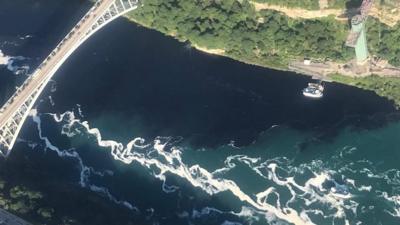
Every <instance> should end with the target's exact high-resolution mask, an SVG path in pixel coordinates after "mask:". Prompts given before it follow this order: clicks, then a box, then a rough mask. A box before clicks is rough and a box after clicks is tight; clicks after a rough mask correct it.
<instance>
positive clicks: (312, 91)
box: [303, 83, 324, 98]
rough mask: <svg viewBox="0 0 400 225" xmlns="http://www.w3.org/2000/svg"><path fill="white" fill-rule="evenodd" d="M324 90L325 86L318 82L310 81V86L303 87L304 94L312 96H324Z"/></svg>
mask: <svg viewBox="0 0 400 225" xmlns="http://www.w3.org/2000/svg"><path fill="white" fill-rule="evenodd" d="M323 92H324V86H322V85H321V84H318V83H308V87H306V88H304V89H303V95H304V96H306V97H310V98H322V97H323V96H324V93H323Z"/></svg>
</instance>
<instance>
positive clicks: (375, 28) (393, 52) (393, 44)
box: [367, 18, 400, 66]
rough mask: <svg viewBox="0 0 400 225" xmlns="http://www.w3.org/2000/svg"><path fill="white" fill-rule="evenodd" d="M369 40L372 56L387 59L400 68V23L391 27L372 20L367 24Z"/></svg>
mask: <svg viewBox="0 0 400 225" xmlns="http://www.w3.org/2000/svg"><path fill="white" fill-rule="evenodd" d="M367 38H368V44H369V46H368V47H369V50H370V52H371V53H372V54H374V55H376V56H379V57H381V58H384V59H387V60H388V61H389V63H391V64H392V65H395V66H400V45H399V43H400V23H398V24H397V25H396V26H395V27H389V26H387V25H384V24H382V23H380V22H379V21H378V20H376V19H373V18H370V19H369V20H368V23H367Z"/></svg>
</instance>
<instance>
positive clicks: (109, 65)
mask: <svg viewBox="0 0 400 225" xmlns="http://www.w3.org/2000/svg"><path fill="white" fill-rule="evenodd" d="M88 7H90V5H89V4H88V3H87V2H85V1H79V0H74V1H70V0H68V1H67V0H58V1H49V0H47V1H46V0H37V1H34V3H32V2H31V1H28V0H3V1H2V2H1V3H0V27H1V31H0V49H1V50H2V52H3V53H4V54H5V55H7V56H9V57H11V59H12V60H14V62H13V63H12V64H10V65H9V66H8V67H7V66H3V67H0V81H1V82H0V101H1V102H4V101H5V100H6V98H7V97H8V96H10V95H11V94H12V91H13V90H14V87H15V85H18V84H20V83H21V82H22V81H23V80H24V79H26V77H27V76H29V74H30V73H31V72H32V70H33V69H34V68H35V67H36V66H37V65H38V64H39V63H40V61H41V60H42V59H43V58H44V57H45V56H46V55H47V54H48V52H50V51H51V49H52V48H53V47H54V46H55V45H56V43H57V41H58V40H60V39H61V38H62V37H63V35H64V34H65V33H66V32H68V29H69V28H70V27H72V26H73V24H74V23H75V22H76V21H78V20H79V18H80V16H81V15H83V14H84V12H85V10H87V9H88ZM310 81H311V80H310V78H309V77H306V76H300V75H296V74H293V73H289V72H279V71H275V70H270V69H265V68H260V67H255V66H251V65H246V64H243V63H240V62H237V61H234V60H231V59H228V58H224V57H219V56H214V55H209V54H206V53H203V52H199V51H197V50H195V49H193V48H191V47H190V45H188V44H187V43H180V42H178V41H176V40H174V39H173V38H171V37H166V36H164V35H162V34H160V33H158V32H156V31H152V30H149V29H146V28H143V27H140V26H138V25H136V24H134V23H131V22H129V21H128V20H126V19H125V18H120V19H117V20H115V21H114V22H112V23H110V24H109V25H107V26H106V27H105V28H103V29H102V30H101V31H99V32H98V33H97V34H95V35H94V36H93V37H92V38H90V39H89V40H88V41H87V42H86V43H85V44H83V45H82V46H81V47H80V48H79V49H78V50H77V51H76V52H75V53H74V54H73V55H72V56H71V57H70V58H69V59H68V60H67V62H66V63H65V64H64V65H63V66H62V67H61V69H60V70H59V71H58V72H57V74H56V75H55V76H54V78H53V81H52V82H50V84H49V86H48V87H47V89H46V90H45V92H44V93H43V95H42V96H41V98H40V100H39V101H38V103H37V105H36V107H35V110H33V111H32V113H31V116H30V117H29V118H28V119H27V121H26V123H25V125H24V128H23V130H22V132H21V134H20V136H19V140H18V142H17V144H16V145H15V147H14V149H13V151H12V153H11V155H10V157H9V158H8V159H6V160H2V161H1V173H0V175H1V176H2V177H4V178H5V179H6V180H8V182H10V183H13V184H24V185H26V186H30V187H32V188H34V189H36V190H40V191H42V192H43V193H45V197H46V201H45V203H46V204H47V205H49V206H51V207H52V208H54V210H55V213H54V218H53V219H52V220H51V221H50V222H49V224H61V223H62V222H64V223H65V224H67V223H66V222H65V217H66V216H67V217H68V218H72V219H73V220H71V221H72V222H70V224H107V225H110V224H118V225H119V224H224V225H228V224H288V223H290V222H296V221H297V223H298V224H301V223H304V224H312V223H314V224H399V223H400V165H399V164H398V158H399V157H400V152H399V151H398V146H399V145H398V143H399V137H400V122H399V119H398V118H399V113H398V111H396V109H395V108H394V107H393V103H392V102H389V101H387V100H385V99H384V98H381V97H378V96H377V95H375V94H374V93H372V92H369V91H363V90H360V89H357V88H354V87H349V86H344V85H340V84H335V83H326V87H325V89H326V91H325V97H324V98H323V99H321V100H310V99H306V98H305V97H303V96H302V94H301V90H302V88H304V87H305V86H306V85H307V83H308V82H310ZM343 186H344V187H345V188H346V189H347V190H348V192H349V194H348V195H347V196H346V198H344V197H340V196H336V195H335V194H334V193H333V191H332V187H343ZM21 216H22V217H24V216H23V215H21ZM27 218H32V219H33V220H34V217H29V216H28V217H27ZM73 221H75V222H73Z"/></svg>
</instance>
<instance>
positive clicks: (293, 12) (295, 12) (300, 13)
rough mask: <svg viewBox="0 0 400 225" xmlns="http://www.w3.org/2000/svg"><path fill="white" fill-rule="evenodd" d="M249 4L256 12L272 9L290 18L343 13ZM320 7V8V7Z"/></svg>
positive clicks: (331, 10)
mask: <svg viewBox="0 0 400 225" xmlns="http://www.w3.org/2000/svg"><path fill="white" fill-rule="evenodd" d="M321 1H323V0H321ZM250 3H252V4H253V5H254V7H255V9H256V10H257V11H260V10H263V9H272V10H275V11H279V12H282V13H284V14H286V15H287V16H288V17H291V18H303V19H314V18H321V17H327V16H330V15H334V16H339V15H342V14H343V13H344V11H343V10H340V9H321V10H307V9H302V8H287V7H283V6H278V5H270V4H268V3H258V2H253V1H250ZM320 7H321V5H320Z"/></svg>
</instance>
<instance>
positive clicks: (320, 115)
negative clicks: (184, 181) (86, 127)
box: [53, 19, 395, 147]
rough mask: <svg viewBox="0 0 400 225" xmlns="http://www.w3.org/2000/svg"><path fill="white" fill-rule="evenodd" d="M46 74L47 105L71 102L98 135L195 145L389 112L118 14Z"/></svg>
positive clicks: (361, 95)
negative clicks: (50, 84)
mask: <svg viewBox="0 0 400 225" xmlns="http://www.w3.org/2000/svg"><path fill="white" fill-rule="evenodd" d="M105 37H106V38H105ZM54 79H55V80H56V81H57V86H58V91H57V92H56V93H54V94H53V97H54V100H55V102H56V104H58V105H57V107H56V108H55V110H56V111H58V112H60V113H61V112H64V111H65V110H69V109H71V108H73V107H74V106H75V105H76V104H77V103H78V104H80V105H82V108H83V111H84V112H85V113H86V116H87V118H90V120H91V122H94V126H95V127H99V128H106V127H107V129H102V130H105V132H106V133H105V136H106V137H116V136H117V137H118V138H120V139H121V140H127V139H129V138H130V137H132V135H133V136H134V135H136V134H139V131H140V136H142V137H145V138H146V139H153V138H154V137H156V136H181V137H183V138H184V139H191V141H192V142H191V143H192V144H193V145H194V146H197V147H201V146H211V147H216V146H219V145H221V144H225V143H229V142H230V141H231V140H234V141H235V143H236V144H237V145H238V146H241V145H248V144H249V143H251V142H253V141H254V140H255V138H256V137H257V136H258V134H259V133H260V132H262V131H263V130H266V129H268V128H269V127H271V126H272V125H276V124H284V125H287V126H290V127H293V128H296V129H300V130H308V131H309V130H314V131H317V132H319V133H324V132H325V133H328V136H329V135H331V134H335V133H336V132H337V130H338V129H340V128H342V127H345V126H357V127H374V126H373V125H370V124H369V121H370V120H369V119H368V118H371V117H373V116H374V115H378V114H382V115H385V114H388V113H393V112H395V109H394V107H393V105H392V103H391V102H389V101H386V100H384V99H383V98H380V97H378V96H376V95H375V94H374V93H372V92H368V91H362V90H360V89H356V88H353V87H348V86H344V85H340V84H330V83H328V84H326V96H325V97H324V98H323V99H321V100H319V101H315V100H310V99H306V98H305V97H304V96H302V94H301V90H302V88H303V87H305V86H306V85H307V82H309V81H310V79H309V78H308V77H304V76H299V75H294V74H292V73H288V72H280V71H274V70H269V69H264V68H259V67H255V66H250V65H245V64H242V63H238V62H235V61H233V60H231V59H228V58H224V57H217V56H212V57H210V56H209V55H208V54H204V53H201V52H198V51H196V50H191V49H189V50H188V49H187V48H185V46H184V45H183V44H182V43H178V42H177V41H175V40H173V39H172V38H167V37H164V36H163V35H162V34H159V33H157V32H155V31H150V30H147V29H145V28H142V27H137V26H136V25H134V24H131V23H130V22H128V21H126V20H124V19H118V20H116V21H114V22H113V23H111V24H110V25H109V26H107V27H106V28H105V29H104V30H102V31H100V32H99V33H98V34H96V35H95V36H94V37H92V38H91V39H90V40H89V41H88V42H87V43H86V44H84V45H83V46H81V48H79V49H78V50H77V52H76V53H75V54H74V55H73V57H71V58H70V59H69V60H68V61H67V62H66V64H65V65H64V66H63V67H62V68H61V69H60V71H59V72H58V73H57V75H56V76H55V78H54ZM349 96H351V97H349ZM360 118H366V119H365V120H364V119H363V121H365V123H364V122H363V123H360V122H359V121H360ZM110 121H111V122H110ZM119 124H124V125H127V126H124V129H123V130H121V129H120V126H119ZM338 124H340V125H338ZM372 124H377V123H375V122H374V123H372ZM379 124H380V123H379Z"/></svg>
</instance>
